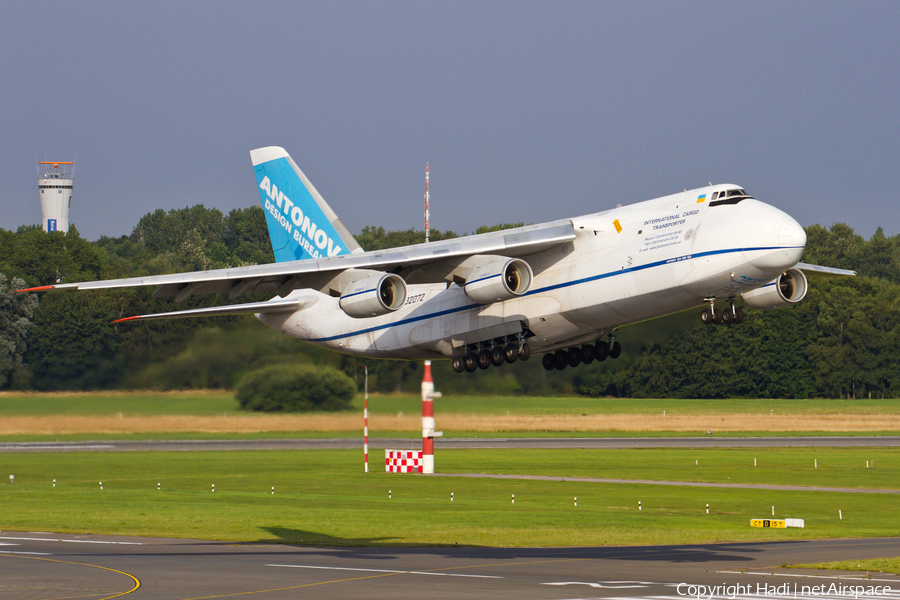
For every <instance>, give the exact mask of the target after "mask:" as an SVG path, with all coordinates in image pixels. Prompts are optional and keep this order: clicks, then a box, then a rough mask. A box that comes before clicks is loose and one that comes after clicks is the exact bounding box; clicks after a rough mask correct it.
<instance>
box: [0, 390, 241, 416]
mask: <svg viewBox="0 0 900 600" xmlns="http://www.w3.org/2000/svg"><path fill="white" fill-rule="evenodd" d="M119 413H122V414H125V415H132V416H134V415H144V416H148V415H198V416H211V415H221V414H222V413H227V414H235V413H239V410H238V403H237V400H235V399H234V394H233V393H232V392H230V391H227V390H209V391H199V392H181V393H179V392H173V393H159V392H106V393H83V394H82V393H78V394H32V393H26V394H17V393H15V392H6V393H3V394H0V416H3V417H13V416H50V415H91V416H98V415H117V414H119ZM241 414H243V413H241Z"/></svg>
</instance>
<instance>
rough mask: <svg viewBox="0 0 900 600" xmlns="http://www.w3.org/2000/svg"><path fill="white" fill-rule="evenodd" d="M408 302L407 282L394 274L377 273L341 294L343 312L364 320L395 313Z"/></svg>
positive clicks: (359, 281) (355, 283)
mask: <svg viewBox="0 0 900 600" xmlns="http://www.w3.org/2000/svg"><path fill="white" fill-rule="evenodd" d="M405 302H406V282H405V281H403V278H402V277H400V276H399V275H394V274H393V273H375V274H374V275H370V276H369V277H366V278H364V279H360V280H358V281H355V282H353V283H352V284H351V285H350V286H348V287H347V289H346V290H345V291H344V293H343V294H341V300H340V306H341V310H343V311H344V312H345V313H347V314H348V315H350V316H351V317H353V318H354V319H362V318H366V317H378V316H381V315H386V314H388V313H390V312H393V311H395V310H397V309H398V308H400V307H401V306H403V304H404V303H405Z"/></svg>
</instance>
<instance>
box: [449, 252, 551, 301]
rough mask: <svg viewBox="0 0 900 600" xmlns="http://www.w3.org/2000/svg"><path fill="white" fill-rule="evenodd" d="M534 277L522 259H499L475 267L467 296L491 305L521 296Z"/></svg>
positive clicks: (467, 282)
mask: <svg viewBox="0 0 900 600" xmlns="http://www.w3.org/2000/svg"><path fill="white" fill-rule="evenodd" d="M533 279H534V275H533V274H532V272H531V267H530V266H529V265H528V263H527V262H525V261H524V260H522V259H520V258H504V257H499V258H498V260H493V261H490V262H486V263H485V264H483V265H480V266H477V267H475V268H474V269H473V270H472V272H471V273H470V274H469V276H468V277H467V278H466V288H465V289H466V295H468V296H469V298H471V299H472V300H474V301H475V302H477V303H479V304H491V303H493V302H501V301H503V300H509V299H511V298H515V297H516V296H521V295H522V294H524V293H525V292H527V291H528V289H529V288H530V287H531V282H532V280H533Z"/></svg>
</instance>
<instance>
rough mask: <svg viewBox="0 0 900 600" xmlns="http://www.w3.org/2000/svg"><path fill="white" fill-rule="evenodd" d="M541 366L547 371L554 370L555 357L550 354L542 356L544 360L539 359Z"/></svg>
mask: <svg viewBox="0 0 900 600" xmlns="http://www.w3.org/2000/svg"><path fill="white" fill-rule="evenodd" d="M541 364H542V365H544V369H546V370H547V371H552V370H553V369H555V368H556V356H554V355H553V353H552V352H548V353H547V354H545V355H544V358H542V359H541Z"/></svg>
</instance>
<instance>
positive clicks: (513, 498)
mask: <svg viewBox="0 0 900 600" xmlns="http://www.w3.org/2000/svg"><path fill="white" fill-rule="evenodd" d="M512 496H513V497H512V503H513V504H515V503H516V495H515V494H513V495H512Z"/></svg>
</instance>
